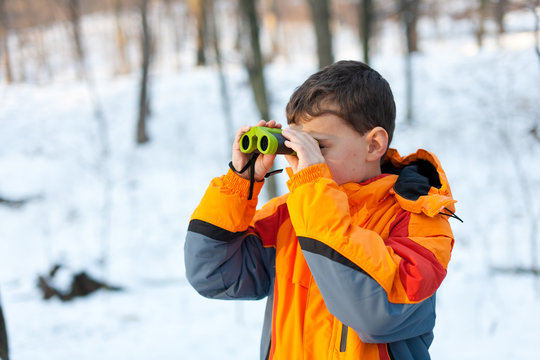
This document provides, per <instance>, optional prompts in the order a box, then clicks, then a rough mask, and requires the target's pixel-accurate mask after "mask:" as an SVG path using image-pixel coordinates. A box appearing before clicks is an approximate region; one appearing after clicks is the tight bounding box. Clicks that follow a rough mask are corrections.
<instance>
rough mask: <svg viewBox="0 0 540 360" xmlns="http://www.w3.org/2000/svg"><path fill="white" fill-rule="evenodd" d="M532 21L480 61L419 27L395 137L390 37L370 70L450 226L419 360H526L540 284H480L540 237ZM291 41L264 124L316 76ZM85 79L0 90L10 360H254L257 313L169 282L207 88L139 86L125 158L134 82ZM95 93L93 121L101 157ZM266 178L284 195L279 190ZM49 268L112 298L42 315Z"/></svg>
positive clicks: (244, 98)
mask: <svg viewBox="0 0 540 360" xmlns="http://www.w3.org/2000/svg"><path fill="white" fill-rule="evenodd" d="M531 16H532V15H528V14H525V13H524V14H517V15H515V16H514V15H513V16H510V18H509V23H510V29H511V30H512V29H513V31H511V32H510V33H509V34H507V35H505V36H504V37H502V38H501V39H500V40H499V42H498V43H497V42H496V41H495V39H493V38H490V39H488V41H487V42H486V46H485V48H484V49H482V50H481V51H479V50H478V49H477V48H476V47H475V45H474V37H473V36H472V35H470V33H469V32H467V31H463V27H464V25H462V24H456V23H453V22H450V21H440V22H439V23H438V24H437V28H435V27H434V24H432V23H429V22H425V23H423V24H422V27H421V30H422V34H424V36H422V37H421V38H422V39H423V40H422V43H421V47H422V49H423V52H422V53H421V54H419V55H417V56H416V57H415V58H414V69H415V81H416V83H415V100H414V104H415V108H414V109H415V112H414V114H415V118H414V123H413V124H412V125H410V124H407V123H406V122H405V119H404V114H405V105H404V104H405V92H404V89H405V84H404V70H403V66H404V59H403V57H402V55H401V45H400V42H399V38H398V36H397V30H396V28H395V27H394V26H391V25H389V26H388V27H387V28H385V31H384V32H383V34H382V39H383V40H382V41H381V43H380V44H379V46H378V53H377V54H376V55H375V57H374V59H373V64H372V65H373V67H374V68H375V69H377V70H378V71H379V72H381V74H382V75H383V76H384V77H386V78H387V80H388V81H389V82H390V84H391V86H392V88H393V90H394V95H395V97H396V102H397V105H398V124H397V128H396V132H395V136H394V143H393V146H394V147H396V148H398V150H399V151H400V152H401V153H402V154H405V153H408V152H412V151H414V150H416V148H418V147H422V148H426V149H429V150H431V151H433V152H435V153H436V154H437V155H438V156H439V158H440V160H441V162H442V164H443V166H444V167H445V169H446V172H447V175H448V178H449V181H450V183H451V185H452V190H453V193H454V197H455V198H456V199H457V200H458V201H459V202H458V204H457V214H458V215H459V216H460V217H461V218H462V219H464V221H465V222H464V223H463V224H461V223H459V222H457V221H455V220H451V221H452V226H453V230H454V233H455V238H456V243H455V248H454V252H453V258H452V261H451V263H450V266H449V271H448V276H447V278H446V280H445V282H444V283H443V285H442V287H441V289H440V291H439V293H438V304H437V306H438V322H437V326H436V328H435V341H434V343H433V346H432V350H431V352H432V357H433V358H434V359H441V360H444V359H448V360H450V359H452V360H453V359H478V358H490V359H519V358H528V359H530V358H534V357H535V356H536V354H537V347H536V341H537V339H538V338H540V329H539V327H538V324H539V323H540V311H538V309H540V278H534V277H532V276H530V275H515V274H514V275H508V274H507V275H502V274H499V273H495V272H493V271H492V269H493V268H494V267H518V266H519V267H530V266H531V262H532V261H534V259H535V257H534V256H533V254H532V252H533V250H535V248H534V246H533V245H532V243H533V240H534V239H536V240H537V241H540V236H539V235H537V234H533V233H532V232H533V231H535V230H536V231H539V230H540V220H538V219H539V217H540V204H539V203H538V199H540V191H539V190H538V189H539V188H540V140H539V139H538V135H536V137H535V135H534V134H533V133H532V132H531V131H530V130H531V129H532V128H533V127H534V126H536V128H537V130H538V131H540V62H539V59H538V58H537V56H536V54H535V53H534V38H533V34H532V33H531V32H525V31H523V27H524V26H525V28H527V29H532V25H530V19H529V17H531ZM523 24H525V25H523ZM527 24H529V25H530V26H529V25H527ZM465 28H466V26H465ZM456 29H457V30H456ZM338 30H340V31H339V33H338V34H337V35H336V55H337V56H336V57H337V58H338V59H346V58H358V57H359V50H358V48H357V47H356V45H351V44H357V41H356V40H355V38H354V35H353V34H354V32H353V31H350V30H347V29H345V28H340V29H338ZM294 36H296V37H294ZM294 36H292V35H291V36H290V38H289V41H290V42H291V43H293V44H295V46H296V45H297V47H295V49H294V50H295V51H294V52H293V56H291V58H290V59H289V61H285V60H284V59H278V60H277V61H276V62H275V63H273V64H270V65H269V66H268V67H267V69H266V77H267V80H268V87H269V93H270V97H271V101H272V116H273V118H275V119H276V120H278V121H281V122H285V117H284V107H285V104H286V102H287V100H288V97H289V96H290V94H291V92H292V91H293V90H294V88H295V87H296V86H298V85H300V83H301V82H302V81H303V80H304V79H305V78H306V77H307V76H308V75H309V74H311V73H312V72H313V71H315V70H316V69H315V64H316V61H314V59H313V57H312V56H313V55H312V54H313V50H312V49H311V48H310V47H309V46H311V44H312V43H313V42H312V41H311V40H310V39H311V38H310V37H309V36H311V35H309V33H308V32H307V30H306V29H298V31H296V32H295V35H294ZM302 36H304V38H305V37H306V36H307V40H306V41H305V43H302V42H299V41H298V39H301V38H302ZM91 40H92V39H91ZM93 41H95V42H99V41H97V40H96V39H93ZM96 46H97V45H96ZM302 46H304V48H302ZM302 54H309V55H304V57H302ZM95 73H97V74H99V75H98V76H96V78H95V92H93V90H91V89H90V88H89V87H88V86H87V85H86V84H85V83H83V82H78V81H74V80H70V79H69V77H67V78H66V79H65V80H64V79H63V80H62V81H56V82H54V83H51V84H47V85H43V84H42V85H34V84H15V85H9V86H7V85H5V84H3V83H0V129H1V130H0V195H2V196H4V197H9V198H13V199H17V198H27V197H29V198H31V199H32V200H31V201H30V202H29V203H28V204H27V205H26V206H24V207H22V208H19V209H14V208H9V207H6V206H0V295H1V300H2V304H3V307H4V311H5V316H6V318H7V325H8V330H9V340H10V346H11V355H12V358H13V359H14V360H34V359H124V358H125V359H134V360H135V359H147V358H156V359H180V358H189V359H210V358H220V359H255V358H257V357H258V353H259V336H260V329H261V325H262V315H263V307H264V301H262V302H223V301H211V300H207V299H204V298H202V297H200V296H199V295H198V294H196V293H195V291H194V290H193V289H192V288H191V287H190V286H189V284H188V283H187V281H186V280H185V277H184V265H183V243H184V236H185V232H186V228H187V224H188V221H189V217H190V215H191V212H192V211H193V209H194V208H195V206H196V205H197V203H198V201H199V199H200V197H201V196H202V194H203V192H204V190H205V188H206V186H207V184H208V182H209V181H210V179H211V178H212V177H214V176H217V175H220V174H222V173H224V172H225V171H226V170H227V163H228V161H229V157H230V154H229V146H230V145H229V144H228V143H227V140H226V139H227V136H226V134H225V117H224V115H223V110H222V102H221V97H220V93H219V82H218V76H217V73H216V72H215V70H214V69H212V68H194V67H190V66H188V67H184V68H182V70H180V71H179V72H175V71H172V70H161V71H156V73H155V75H154V77H153V79H152V83H151V88H152V90H151V91H152V103H151V108H152V118H151V120H150V124H149V133H150V137H151V142H150V143H148V144H146V145H144V146H136V145H135V144H134V138H135V121H136V103H137V96H138V90H137V89H138V76H137V75H129V76H124V77H115V78H111V77H110V76H107V75H104V74H105V73H106V72H103V71H102V72H100V71H99V69H97V70H95ZM226 75H227V81H228V86H229V90H230V92H231V94H232V96H231V98H232V104H231V110H232V114H233V118H234V122H235V125H236V126H239V125H241V124H244V123H252V122H255V121H257V120H258V118H259V115H258V114H257V111H256V109H255V107H254V105H253V101H252V97H251V94H250V90H249V88H248V83H247V79H246V75H245V73H244V71H243V70H242V69H241V68H240V67H238V66H235V65H234V64H229V65H228V67H227V74H226ZM94 94H97V99H98V101H99V103H100V105H101V107H102V110H103V115H104V120H105V122H106V124H107V130H106V131H107V139H106V144H107V145H108V146H109V147H110V152H109V153H108V155H106V156H105V157H104V155H103V153H102V152H101V149H102V145H103V139H102V137H101V136H100V134H101V132H100V131H101V130H100V123H99V121H98V120H97V119H96V117H95V116H94V102H93V101H92V99H93V96H94ZM277 178H278V180H279V182H280V188H281V191H285V190H284V188H285V187H284V186H283V184H284V182H285V180H286V176H285V175H278V176H277ZM263 201H264V200H263ZM261 202H262V201H261ZM537 246H538V245H537ZM538 257H540V251H539V249H538V247H537V248H536V258H538ZM56 262H61V263H62V264H64V265H65V268H66V270H67V272H68V273H74V272H77V271H80V270H87V271H89V272H90V273H91V274H92V275H94V276H95V277H97V278H100V279H105V280H106V281H107V282H109V283H111V284H113V285H119V286H122V287H123V288H124V291H121V292H108V291H99V292H97V293H95V294H93V295H91V296H88V297H85V298H79V299H76V300H75V301H72V302H69V303H62V302H60V301H59V300H57V299H53V300H49V301H44V300H42V299H41V298H40V293H39V290H38V289H37V287H36V280H37V276H38V275H39V274H45V273H46V272H47V271H48V270H49V269H50V267H51V266H52V265H53V264H54V263H56ZM59 280H62V279H59ZM65 281H67V279H64V284H62V281H59V286H63V285H64V286H65Z"/></svg>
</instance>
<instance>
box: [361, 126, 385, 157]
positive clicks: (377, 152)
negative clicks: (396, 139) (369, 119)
mask: <svg viewBox="0 0 540 360" xmlns="http://www.w3.org/2000/svg"><path fill="white" fill-rule="evenodd" d="M366 145H367V161H380V159H381V158H382V157H383V156H384V154H386V150H387V148H388V133H387V132H386V130H384V129H383V128H382V127H380V126H377V127H375V128H373V129H371V130H370V131H368V132H367V134H366Z"/></svg>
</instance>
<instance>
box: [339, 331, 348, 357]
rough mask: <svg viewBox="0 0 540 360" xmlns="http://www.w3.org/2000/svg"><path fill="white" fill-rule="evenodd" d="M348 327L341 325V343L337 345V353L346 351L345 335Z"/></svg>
mask: <svg viewBox="0 0 540 360" xmlns="http://www.w3.org/2000/svg"><path fill="white" fill-rule="evenodd" d="M348 332H349V327H348V326H347V325H345V324H341V341H340V343H339V352H345V351H346V350H347V333H348Z"/></svg>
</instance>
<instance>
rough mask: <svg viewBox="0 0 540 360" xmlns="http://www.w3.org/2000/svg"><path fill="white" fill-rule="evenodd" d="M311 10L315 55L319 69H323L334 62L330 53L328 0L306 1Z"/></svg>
mask: <svg viewBox="0 0 540 360" xmlns="http://www.w3.org/2000/svg"><path fill="white" fill-rule="evenodd" d="M308 2H309V6H310V8H311V17H312V19H313V25H314V26H315V35H316V37H317V55H318V57H319V67H320V68H323V67H325V66H326V65H330V64H332V63H333V62H334V53H333V51H332V33H331V31H330V18H331V15H330V4H329V0H308Z"/></svg>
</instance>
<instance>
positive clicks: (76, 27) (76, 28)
mask: <svg viewBox="0 0 540 360" xmlns="http://www.w3.org/2000/svg"><path fill="white" fill-rule="evenodd" d="M68 10H69V11H68V12H69V19H70V21H71V27H72V29H71V30H72V31H73V34H72V35H73V43H74V44H75V57H76V60H77V64H78V70H77V75H78V77H79V79H86V77H87V74H86V65H85V59H84V48H83V44H82V38H81V4H80V0H68Z"/></svg>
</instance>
